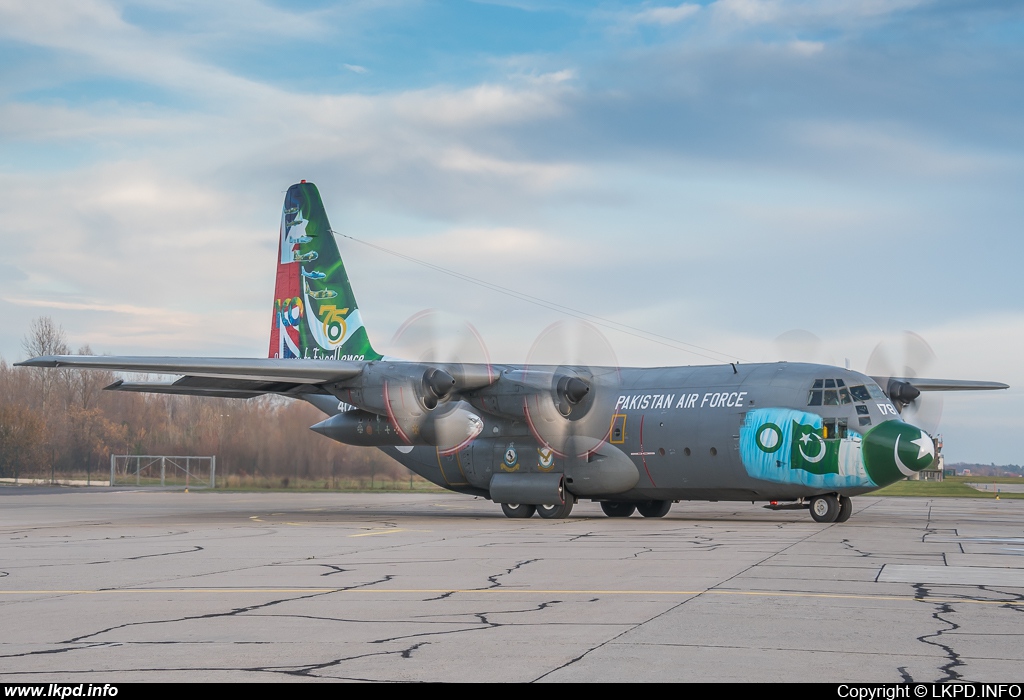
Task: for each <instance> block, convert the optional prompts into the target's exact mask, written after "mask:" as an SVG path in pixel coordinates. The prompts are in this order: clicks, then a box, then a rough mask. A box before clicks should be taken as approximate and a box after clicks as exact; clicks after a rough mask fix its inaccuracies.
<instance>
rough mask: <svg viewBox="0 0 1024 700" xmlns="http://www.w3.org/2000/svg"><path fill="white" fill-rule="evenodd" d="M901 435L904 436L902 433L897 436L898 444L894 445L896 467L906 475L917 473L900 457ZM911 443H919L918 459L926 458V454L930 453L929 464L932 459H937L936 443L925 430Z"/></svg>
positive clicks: (893, 455)
mask: <svg viewBox="0 0 1024 700" xmlns="http://www.w3.org/2000/svg"><path fill="white" fill-rule="evenodd" d="M901 437H903V434H902V433H900V434H898V435H897V436H896V444H894V445H893V447H892V458H893V460H894V461H895V462H896V468H897V469H899V470H900V473H901V474H903V475H904V476H913V475H914V474H915V473H916V472H915V470H913V469H911V468H910V467H908V466H907V465H906V464H904V463H903V460H902V459H900V438H901ZM910 444H912V445H917V459H918V460H921V459H924V457H925V455H928V457H929V460H928V464H931V461H932V460H933V459H935V443H934V442H932V440H931V438H930V437H928V436H927V435H925V434H924V432H922V433H921V436H920V437H918V438H917V439H916V440H911V441H910Z"/></svg>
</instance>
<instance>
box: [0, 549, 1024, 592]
mask: <svg viewBox="0 0 1024 700" xmlns="http://www.w3.org/2000/svg"><path fill="white" fill-rule="evenodd" d="M367 534H371V533H367ZM372 534H377V533H372ZM131 593H162V594H168V593H209V594H224V593H275V594H279V593H295V594H308V593H388V594H395V593H403V594H412V595H423V594H429V595H437V594H441V593H449V594H452V593H465V594H480V593H489V594H493V593H498V594H504V595H509V594H512V595H515V594H519V595H580V596H592V595H609V596H666V597H681V596H702V595H724V596H751V597H762V598H824V599H829V600H876V601H877V600H891V601H898V602H913V603H929V604H935V603H974V604H977V605H1009V606H1018V607H1019V606H1024V601H1016V600H986V599H983V598H934V597H924V598H922V597H915V596H893V595H856V594H848V593H800V592H785V591H729V590H707V589H706V590H700V591H657V590H646V591H645V590H612V589H605V590H598V589H593V590H592V589H554V588H548V589H535V588H534V589H530V588H103V589H93V590H87V589H35V590H10V591H2V590H0V596H5V595H10V596H14V595H104V594H105V595H109V594H117V595H125V594H131Z"/></svg>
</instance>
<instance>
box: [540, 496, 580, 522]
mask: <svg viewBox="0 0 1024 700" xmlns="http://www.w3.org/2000/svg"><path fill="white" fill-rule="evenodd" d="M574 503H575V502H574V501H573V500H572V497H569V498H566V499H565V503H559V504H558V505H554V506H537V513H538V514H539V515H540V517H542V518H545V519H546V520H560V519H562V518H568V517H569V513H571V512H572V507H573V505H574Z"/></svg>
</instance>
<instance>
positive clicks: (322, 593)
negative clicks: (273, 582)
mask: <svg viewBox="0 0 1024 700" xmlns="http://www.w3.org/2000/svg"><path fill="white" fill-rule="evenodd" d="M392 578H394V576H392V575H391V574H387V575H386V576H384V578H381V579H377V580H376V581H369V582H367V583H361V584H359V585H356V586H344V587H339V588H335V589H333V590H330V591H320V592H317V593H311V594H309V595H301V596H294V597H291V598H279V599H277V600H271V601H268V602H266V603H258V604H256V605H247V606H245V607H242V608H233V609H232V610H229V611H228V612H218V613H206V614H204V615H187V616H185V617H179V618H173V619H169V620H147V621H143V622H126V623H124V624H123V625H115V626H113V627H107V628H106V629H102V630H98V631H96V632H90V633H89V634H83V635H79V636H77V637H72V638H71V639H69V640H66V641H65V642H63V643H64V644H74V643H75V642H79V641H81V640H83V639H89V638H90V637H95V636H97V635H100V634H105V633H107V632H112V631H114V630H118V629H124V628H126V627H137V626H142V625H162V624H167V623H172V622H188V621H190V620H208V619H213V618H218V617H233V616H235V615H241V614H242V613H247V612H251V611H253V610H261V609H263V608H269V607H271V606H274V605H278V604H280V603H290V602H293V601H298V600H308V599H310V598H317V597H320V596H325V595H331V594H333V593H341V592H343V591H351V590H355V589H357V588H365V587H367V586H373V585H376V584H378V583H387V582H389V581H391V579H392Z"/></svg>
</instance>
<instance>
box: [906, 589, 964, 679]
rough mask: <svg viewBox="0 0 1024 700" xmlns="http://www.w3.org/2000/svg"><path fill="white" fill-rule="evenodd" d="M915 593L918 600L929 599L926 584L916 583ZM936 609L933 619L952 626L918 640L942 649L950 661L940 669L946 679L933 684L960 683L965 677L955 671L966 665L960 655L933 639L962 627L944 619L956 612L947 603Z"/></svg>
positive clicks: (940, 604)
mask: <svg viewBox="0 0 1024 700" xmlns="http://www.w3.org/2000/svg"><path fill="white" fill-rule="evenodd" d="M914 591H915V595H916V596H917V597H918V598H927V597H928V588H927V587H926V586H925V585H924V584H921V583H915V584H914ZM935 608H936V610H935V612H933V613H932V618H933V619H936V620H938V621H939V622H944V623H945V624H947V625H950V626H949V627H947V628H946V629H938V630H935V633H934V634H922V635H921V636H920V637H918V638H917V641H919V642H922V643H924V644H930V645H932V646H935V647H938V648H939V649H942V651H943V652H944V653H945V656H946V658H947V659H949V663H947V664H945V665H944V666H940V667H939V669H938V670H939V671H941V672H942V673H945V674H946V675H945V677H944V678H939V679H937V680H935V681H933V682H935V683H942V682H944V681H958V680H960V679H962V678H963V675H962V674H961V673H959V672H958V671H954V670H953V669H955V668H957V667H958V666H964V665H965V664H964V662H963V661H962V660H961V659H960V655H959V654H958V653H957V652H955V651H953V647H951V646H949V645H948V644H943V643H942V642H939V641H931V639H932V638H938V637H941V636H942V635H944V634H945V633H947V632H953V631H955V630H958V629H960V625H958V624H956V623H955V622H953V621H952V620H947V619H946V618H944V617H942V615H949V614H955V613H956V610H954V609H953V606H952V605H950V604H949V603H945V602H944V603H936V604H935Z"/></svg>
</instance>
